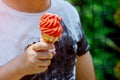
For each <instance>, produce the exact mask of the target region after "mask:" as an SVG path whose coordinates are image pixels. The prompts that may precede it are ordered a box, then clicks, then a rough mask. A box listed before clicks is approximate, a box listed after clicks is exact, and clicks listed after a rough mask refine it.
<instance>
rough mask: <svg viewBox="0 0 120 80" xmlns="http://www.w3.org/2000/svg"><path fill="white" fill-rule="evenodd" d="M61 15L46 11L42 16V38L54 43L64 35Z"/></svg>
mask: <svg viewBox="0 0 120 80" xmlns="http://www.w3.org/2000/svg"><path fill="white" fill-rule="evenodd" d="M60 22H61V17H59V16H58V15H56V14H51V13H46V14H44V15H43V16H42V17H41V20H40V30H41V33H42V39H43V40H44V41H46V42H47V43H52V44H54V43H55V41H56V40H58V39H59V38H60V37H61V35H62V25H61V24H60Z"/></svg>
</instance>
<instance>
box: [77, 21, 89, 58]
mask: <svg viewBox="0 0 120 80" xmlns="http://www.w3.org/2000/svg"><path fill="white" fill-rule="evenodd" d="M79 27H80V29H81V30H80V31H81V39H80V40H79V41H77V47H78V48H77V55H78V56H81V55H83V54H85V53H86V52H87V51H89V49H90V45H89V44H88V42H87V38H86V36H85V34H84V31H83V29H82V26H81V24H80V23H79Z"/></svg>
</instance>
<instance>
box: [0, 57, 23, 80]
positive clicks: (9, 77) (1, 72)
mask: <svg viewBox="0 0 120 80" xmlns="http://www.w3.org/2000/svg"><path fill="white" fill-rule="evenodd" d="M18 64H19V61H18V59H14V60H12V61H11V62H9V63H8V64H6V65H4V66H2V67H1V68H0V80H19V79H20V78H21V77H22V76H23V73H21V70H20V67H19V66H18Z"/></svg>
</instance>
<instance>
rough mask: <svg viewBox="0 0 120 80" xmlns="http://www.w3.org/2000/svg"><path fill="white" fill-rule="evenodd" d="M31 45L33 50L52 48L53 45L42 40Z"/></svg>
mask: <svg viewBox="0 0 120 80" xmlns="http://www.w3.org/2000/svg"><path fill="white" fill-rule="evenodd" d="M31 47H32V49H33V50H35V51H40V50H49V49H53V48H54V46H53V45H52V44H47V43H46V42H42V41H41V42H37V43H35V44H33V45H32V46H31Z"/></svg>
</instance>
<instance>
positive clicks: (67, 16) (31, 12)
mask: <svg viewBox="0 0 120 80" xmlns="http://www.w3.org/2000/svg"><path fill="white" fill-rule="evenodd" d="M44 13H54V14H57V15H59V16H62V22H61V24H62V26H63V35H62V37H61V38H60V39H59V41H57V42H56V43H55V45H52V44H47V43H45V42H42V41H40V42H39V39H40V37H41V33H40V31H39V28H38V24H39V20H40V17H41V16H42V15H43V14H44ZM0 22H1V25H0V34H1V38H0V44H1V46H0V66H1V67H0V80H19V79H21V80H75V79H77V80H95V76H94V69H93V63H92V59H91V56H90V53H89V45H88V43H87V41H86V38H85V35H84V33H83V31H82V28H81V23H80V20H79V16H78V13H77V11H76V10H75V8H74V7H73V6H71V5H70V4H69V3H68V2H66V1H64V0H29V1H28V0H1V1H0ZM33 43H34V44H33ZM29 45H30V46H29ZM53 48H55V49H56V50H55V51H52V52H49V49H53ZM26 75H28V76H26Z"/></svg>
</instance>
